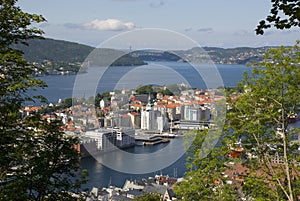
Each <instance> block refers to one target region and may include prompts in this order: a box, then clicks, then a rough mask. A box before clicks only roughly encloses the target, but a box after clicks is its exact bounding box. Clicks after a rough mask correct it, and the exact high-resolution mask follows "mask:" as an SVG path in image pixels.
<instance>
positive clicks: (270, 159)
mask: <svg viewBox="0 0 300 201" xmlns="http://www.w3.org/2000/svg"><path fill="white" fill-rule="evenodd" d="M299 64H300V51H299V42H298V43H297V44H296V45H295V46H293V47H288V48H287V47H279V48H276V49H271V50H270V51H269V52H268V53H267V54H266V55H265V57H264V60H263V62H261V63H258V64H257V65H256V66H254V67H252V72H251V74H250V75H248V74H245V78H244V80H243V81H242V82H241V84H240V86H239V87H238V88H237V89H236V91H234V90H233V89H230V90H229V92H230V93H229V95H228V101H227V103H228V112H227V116H226V119H227V124H226V126H225V128H224V130H223V134H222V137H221V138H220V140H219V143H218V146H216V147H215V148H214V149H213V150H212V151H211V152H210V153H209V154H208V155H207V157H205V158H202V157H199V155H200V156H201V154H202V152H203V142H204V138H205V137H206V135H207V132H201V133H198V134H197V136H196V138H195V140H194V141H193V144H192V146H191V148H190V150H189V151H190V156H191V157H190V158H189V159H190V160H189V162H188V166H187V167H188V168H189V172H187V173H186V175H185V180H184V181H183V182H181V183H179V184H178V185H177V187H176V193H177V194H178V195H179V196H181V197H182V200H240V199H244V200H289V201H294V200H296V197H297V196H299V193H300V192H299V177H300V168H299V161H300V157H299V156H300V155H299V141H295V140H294V139H295V138H296V135H297V134H298V133H299V130H298V129H296V128H293V124H292V123H291V118H292V115H293V114H298V113H299V112H300V111H299V109H300V94H299V86H300V66H299ZM233 92H234V93H233ZM237 150H239V151H238V153H239V154H238V155H236V151H237ZM230 174H231V175H230Z"/></svg>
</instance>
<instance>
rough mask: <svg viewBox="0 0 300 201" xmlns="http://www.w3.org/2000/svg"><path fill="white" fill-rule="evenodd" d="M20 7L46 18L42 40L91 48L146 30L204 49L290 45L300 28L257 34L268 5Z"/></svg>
mask: <svg viewBox="0 0 300 201" xmlns="http://www.w3.org/2000/svg"><path fill="white" fill-rule="evenodd" d="M18 5H19V6H20V8H21V9H22V10H23V11H26V12H29V13H35V14H40V15H43V16H44V17H45V18H46V20H47V22H44V23H42V24H38V25H35V26H37V27H39V28H41V29H42V30H44V32H45V34H44V36H45V37H47V38H53V39H60V40H67V41H72V42H78V43H81V44H86V45H91V46H94V47H96V46H99V44H101V43H103V42H104V41H106V40H109V39H111V38H112V37H117V36H118V35H119V34H122V33H127V32H130V31H131V32H132V31H136V30H140V29H146V28H155V29H164V30H170V31H173V32H176V33H177V32H178V33H180V34H182V35H184V36H186V37H188V38H190V39H192V40H193V41H196V42H197V43H198V44H199V46H202V47H204V46H210V47H223V48H233V47H245V46H246V47H261V46H278V45H293V44H295V42H296V40H299V39H300V38H299V31H300V30H299V28H298V29H296V28H295V29H290V30H285V31H282V30H277V29H270V30H268V31H266V33H265V34H264V35H263V36H258V35H256V34H255V31H254V30H255V28H256V26H257V24H258V23H259V21H260V20H262V19H265V17H266V16H267V15H268V14H269V11H270V9H271V3H270V0H226V1H225V0H206V1H203V0H185V1H184V0H84V1H83V0H51V1H50V0H20V1H19V3H18ZM154 37H157V36H154Z"/></svg>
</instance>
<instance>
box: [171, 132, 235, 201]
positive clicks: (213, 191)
mask: <svg viewBox="0 0 300 201" xmlns="http://www.w3.org/2000/svg"><path fill="white" fill-rule="evenodd" d="M207 135H209V132H208V131H207V130H206V131H198V132H197V133H196V136H195V138H194V140H193V142H192V144H191V146H190V147H189V149H188V152H187V154H188V155H189V157H188V160H187V168H188V170H189V171H188V172H187V173H186V174H185V176H184V181H182V182H180V183H178V184H177V185H176V186H175V192H176V195H177V196H179V197H181V199H182V200H187V201H198V200H216V201H217V200H228V201H231V200H235V199H237V198H238V196H239V194H238V192H237V190H236V186H233V185H230V184H227V183H226V180H227V178H226V177H224V174H223V173H224V171H225V170H226V169H227V167H226V162H228V161H227V158H226V155H227V154H228V153H229V152H228V149H227V146H216V147H215V148H214V149H213V150H212V151H211V152H210V150H205V149H207V147H206V146H205V145H203V144H204V143H205V139H206V138H207ZM212 138H213V139H212V140H216V139H214V136H212ZM189 139H190V137H189ZM226 141H227V140H226V137H225V136H223V137H222V139H220V141H219V143H220V145H221V144H223V143H224V144H226ZM208 152H209V153H208ZM205 153H208V155H207V156H206V157H203V154H204V155H206V154H205Z"/></svg>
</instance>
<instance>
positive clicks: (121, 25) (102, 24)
mask: <svg viewBox="0 0 300 201" xmlns="http://www.w3.org/2000/svg"><path fill="white" fill-rule="evenodd" d="M83 26H84V28H86V29H96V30H101V31H126V30H132V29H134V28H135V25H134V23H132V22H122V21H120V20H118V19H106V20H99V19H95V20H93V21H91V22H88V23H85V24H83Z"/></svg>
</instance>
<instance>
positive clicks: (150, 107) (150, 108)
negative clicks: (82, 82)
mask: <svg viewBox="0 0 300 201" xmlns="http://www.w3.org/2000/svg"><path fill="white" fill-rule="evenodd" d="M149 110H152V104H151V96H150V93H149V96H148V103H147V105H146V111H149Z"/></svg>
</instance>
